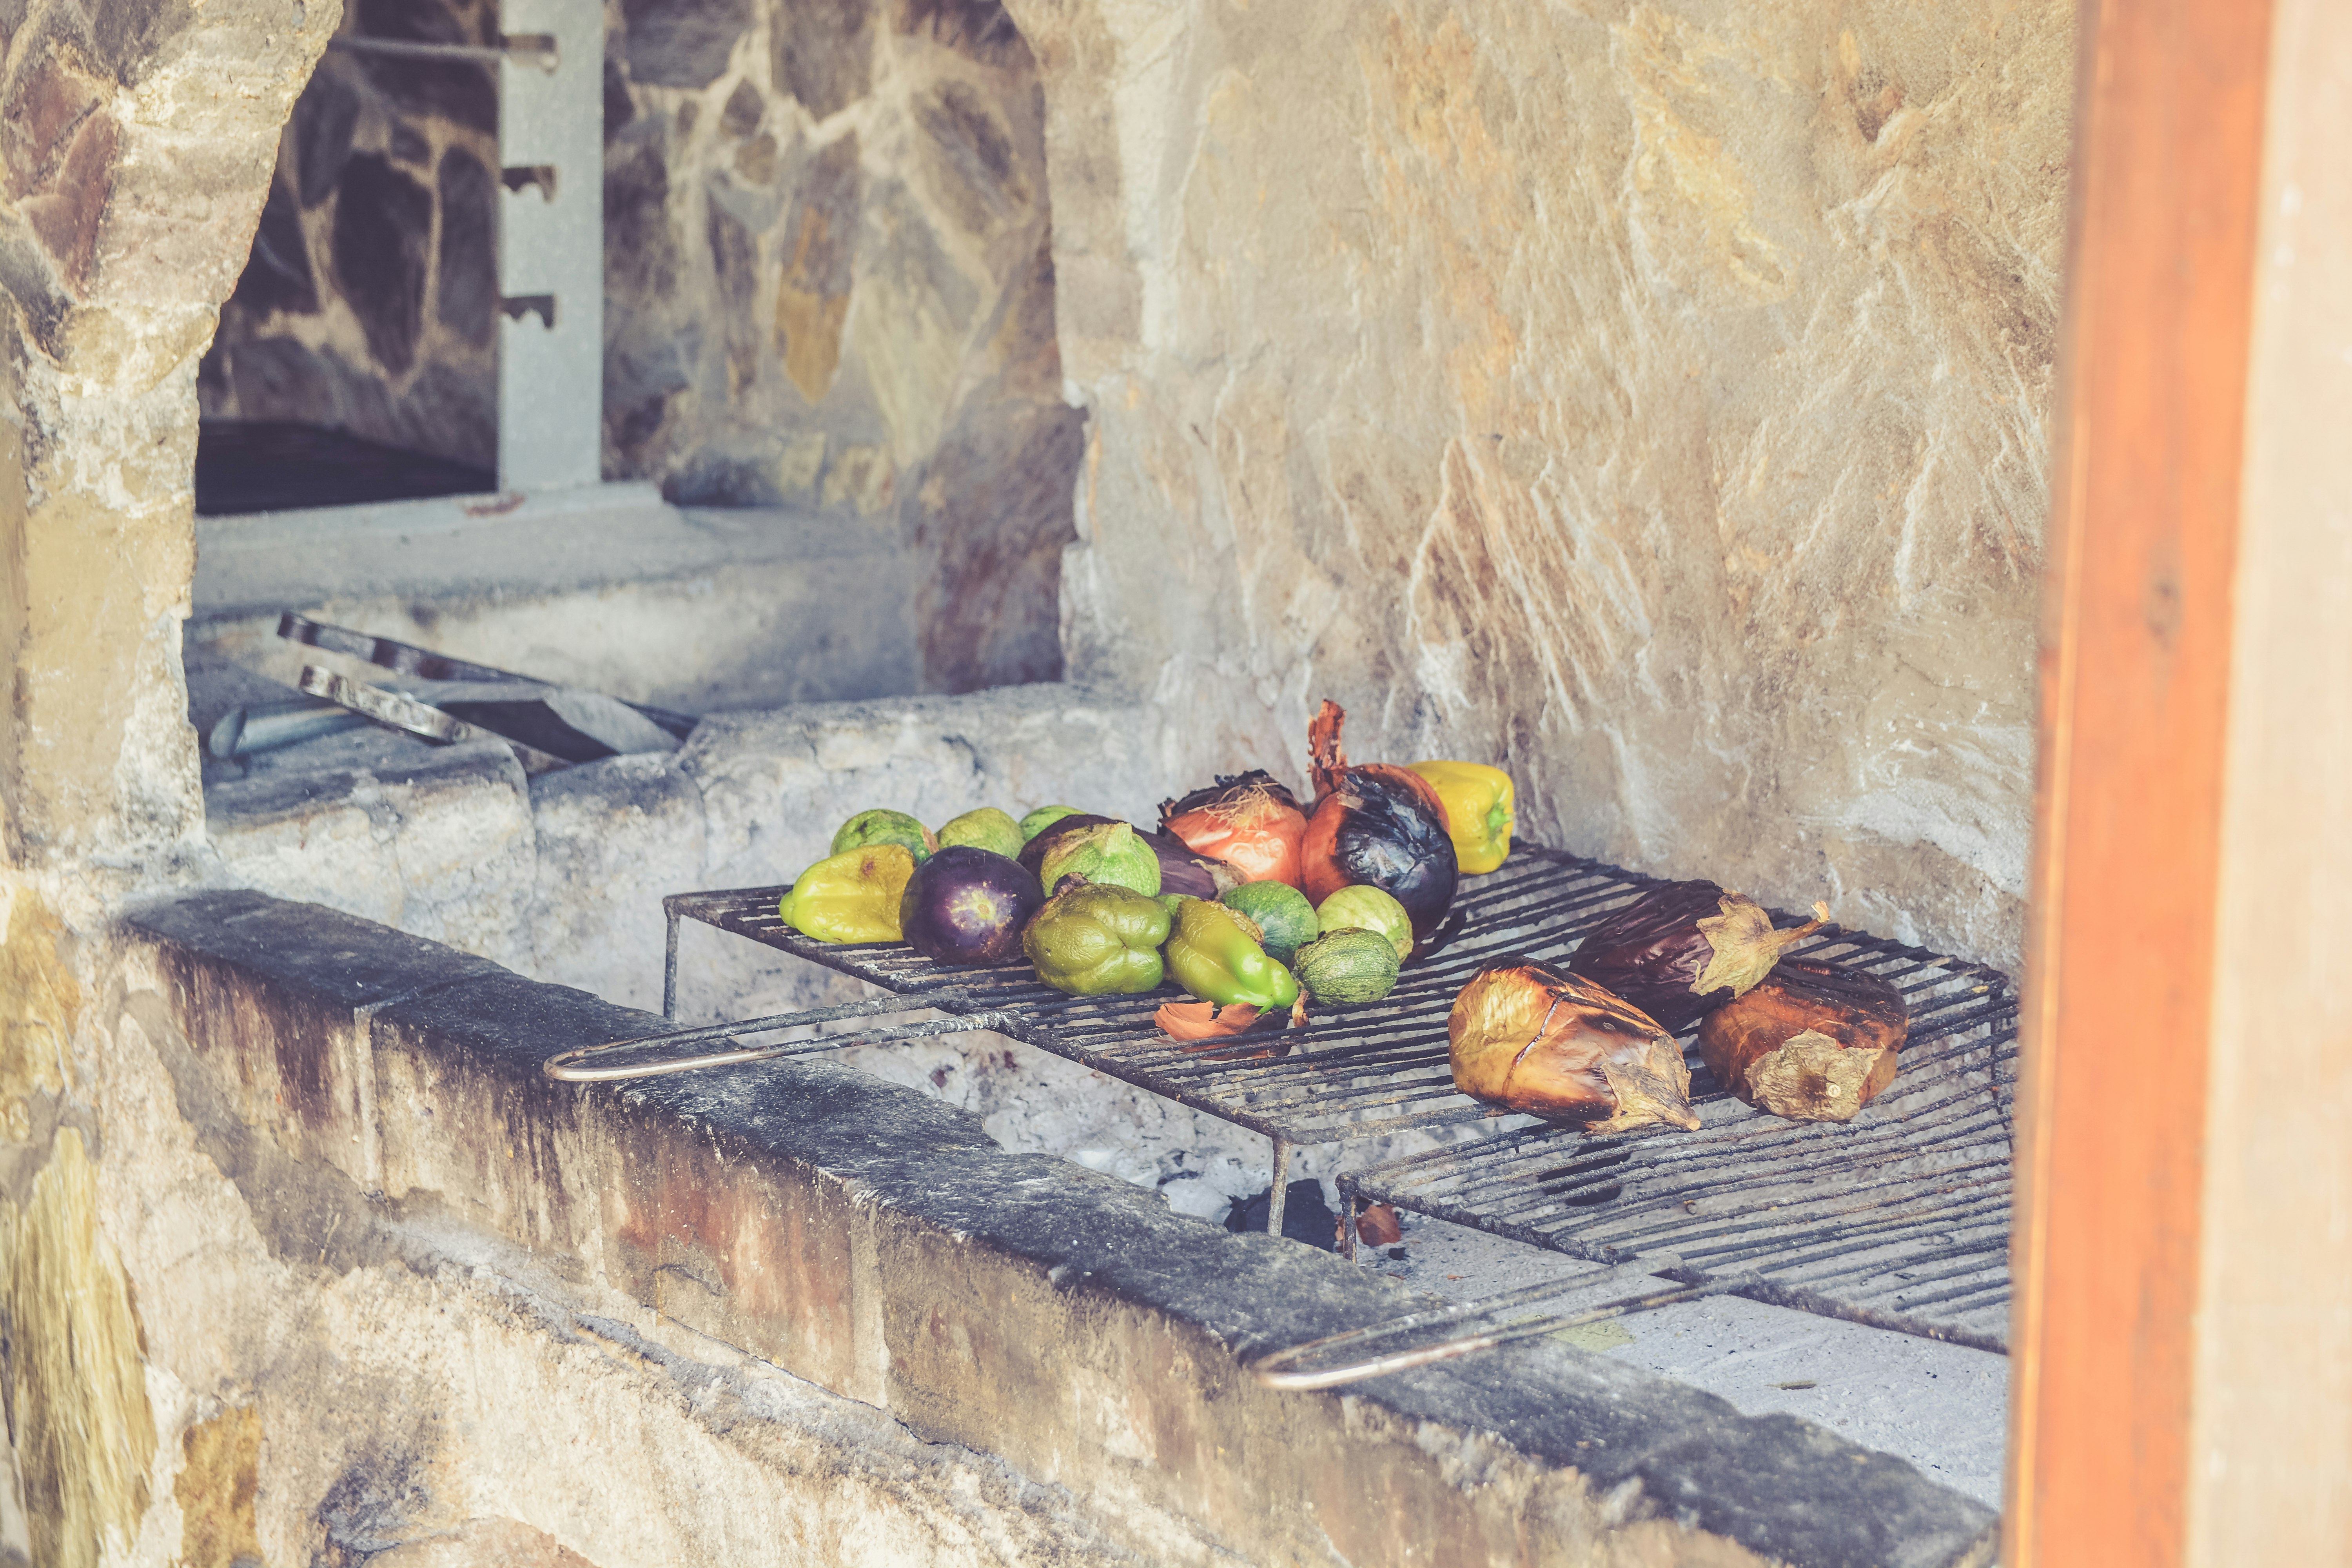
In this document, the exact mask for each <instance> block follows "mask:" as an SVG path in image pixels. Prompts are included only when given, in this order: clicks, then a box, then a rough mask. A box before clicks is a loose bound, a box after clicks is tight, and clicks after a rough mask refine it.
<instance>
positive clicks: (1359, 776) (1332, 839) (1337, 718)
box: [1298, 698, 1462, 942]
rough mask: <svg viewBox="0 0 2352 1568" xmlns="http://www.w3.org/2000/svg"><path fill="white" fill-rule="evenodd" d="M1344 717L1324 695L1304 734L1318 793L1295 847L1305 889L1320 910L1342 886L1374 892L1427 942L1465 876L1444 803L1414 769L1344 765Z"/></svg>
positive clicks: (1416, 937) (1374, 765) (1308, 896)
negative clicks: (1394, 906) (1408, 918)
mask: <svg viewBox="0 0 2352 1568" xmlns="http://www.w3.org/2000/svg"><path fill="white" fill-rule="evenodd" d="M1346 718H1347V714H1346V713H1345V712H1344V711H1343V710H1341V709H1340V707H1339V704H1338V703H1336V702H1333V701H1331V700H1329V699H1328V698H1327V699H1325V700H1324V702H1323V710H1322V711H1321V712H1320V713H1318V715H1317V716H1316V719H1315V722H1314V724H1313V725H1311V726H1310V727H1309V729H1308V731H1307V733H1308V737H1309V744H1310V745H1311V747H1312V749H1313V752H1314V757H1315V784H1316V788H1317V790H1318V796H1317V799H1316V802H1315V810H1314V813H1313V815H1311V816H1308V817H1307V837H1306V838H1305V839H1304V840H1303V841H1302V842H1301V843H1300V845H1299V847H1298V860H1299V868H1300V870H1301V871H1302V872H1303V874H1304V878H1305V880H1304V884H1303V887H1304V890H1305V892H1306V894H1307V898H1308V899H1310V900H1313V901H1314V902H1315V903H1317V904H1318V905H1319V904H1321V903H1322V902H1323V900H1326V899H1328V898H1329V897H1330V896H1331V895H1332V894H1334V893H1336V892H1338V891H1339V889H1342V888H1350V887H1359V886H1362V887H1373V888H1378V889H1381V891H1382V892H1384V893H1387V894H1388V895H1389V896H1390V897H1391V898H1393V899H1395V900H1396V901H1397V902H1399V903H1401V904H1402V905H1403V906H1404V909H1405V913H1406V914H1407V915H1409V916H1411V917H1412V934H1413V938H1414V940H1415V941H1416V942H1422V941H1426V940H1427V939H1428V937H1429V934H1430V932H1432V931H1435V930H1436V929H1437V925H1438V922H1439V921H1443V920H1444V918H1445V912H1446V910H1449V909H1451V908H1453V907H1454V890H1455V889H1456V888H1457V887H1459V886H1460V883H1461V877H1462V868H1461V862H1460V860H1459V858H1457V857H1456V856H1455V853H1454V838H1453V836H1452V834H1450V833H1449V832H1448V831H1447V830H1446V820H1445V803H1444V801H1443V800H1441V799H1439V798H1438V795H1437V791H1436V789H1435V788H1434V787H1433V785H1432V784H1430V782H1429V781H1428V780H1427V779H1425V778H1423V777H1422V776H1421V775H1420V774H1419V773H1414V772H1413V771H1412V769H1411V768H1400V767H1391V766H1389V765H1387V764H1385V763H1369V764H1367V765H1365V766H1362V767H1350V766H1349V765H1348V759H1347V754H1346V752H1343V751H1341V750H1340V746H1339V727H1340V725H1341V723H1342V722H1344V721H1345V720H1346Z"/></svg>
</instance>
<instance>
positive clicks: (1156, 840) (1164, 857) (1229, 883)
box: [1135, 828, 1241, 899]
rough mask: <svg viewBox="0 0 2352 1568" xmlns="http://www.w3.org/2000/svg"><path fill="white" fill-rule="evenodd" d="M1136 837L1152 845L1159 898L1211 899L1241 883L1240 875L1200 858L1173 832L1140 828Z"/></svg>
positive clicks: (1136, 831)
mask: <svg viewBox="0 0 2352 1568" xmlns="http://www.w3.org/2000/svg"><path fill="white" fill-rule="evenodd" d="M1135 836H1136V837H1138V838H1140V839H1141V840H1143V842H1145V843H1146V844H1149V845H1150V846H1151V853H1152V854H1154V855H1155V856H1157V857H1159V859H1160V897H1162V898H1165V897H1167V896H1168V895H1169V894H1171V893H1182V894H1184V895H1186V896H1187V897H1190V898H1195V899H1213V898H1215V897H1217V895H1218V894H1220V893H1221V892H1223V890H1224V889H1227V888H1231V887H1236V886H1239V885H1240V882H1241V879H1240V878H1238V877H1236V876H1234V874H1233V873H1232V872H1231V871H1229V870H1227V869H1226V868H1224V867H1223V866H1221V865H1219V864H1218V863H1217V862H1215V861H1213V860H1204V859H1202V858H1201V857H1200V856H1199V855H1197V854H1194V853H1193V851H1192V847H1190V846H1189V845H1187V844H1186V843H1185V842H1184V841H1183V840H1182V839H1181V838H1179V837H1176V836H1175V835H1174V834H1172V833H1146V832H1144V831H1143V830H1142V829H1141V828H1137V829H1136V830H1135Z"/></svg>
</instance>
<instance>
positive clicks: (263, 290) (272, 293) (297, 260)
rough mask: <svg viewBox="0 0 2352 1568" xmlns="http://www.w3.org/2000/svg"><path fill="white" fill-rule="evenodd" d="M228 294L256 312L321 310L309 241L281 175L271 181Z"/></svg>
mask: <svg viewBox="0 0 2352 1568" xmlns="http://www.w3.org/2000/svg"><path fill="white" fill-rule="evenodd" d="M229 298H231V299H233V300H236V302H237V303H238V304H240V305H242V306H244V307H246V308H247V310H252V311H253V312H255V313H256V314H257V315H265V316H266V315H268V314H270V313H272V312H274V311H278V310H284V311H286V312H288V313H289V314H291V315H302V316H307V315H310V314H313V313H315V312H316V311H317V310H318V309H319V289H318V282H317V279H316V278H315V277H314V275H313V274H312V273H311V270H310V241H309V239H308V238H307V237H305V236H304V234H303V232H302V211H301V208H300V206H299V205H298V204H297V201H296V198H295V195H294V193H293V191H292V190H291V189H290V188H289V187H288V185H287V184H286V182H285V181H284V180H282V179H280V180H276V181H273V182H271V184H270V186H269V199H268V201H266V202H264V203H262V205H261V222H260V223H259V225H258V226H256V227H255V229H254V231H253V254H252V256H251V258H249V259H247V262H246V264H245V270H244V271H243V272H241V273H239V274H238V275H237V279H236V292H235V293H234V294H232V295H230V296H229Z"/></svg>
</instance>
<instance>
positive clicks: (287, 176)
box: [200, 0, 499, 468]
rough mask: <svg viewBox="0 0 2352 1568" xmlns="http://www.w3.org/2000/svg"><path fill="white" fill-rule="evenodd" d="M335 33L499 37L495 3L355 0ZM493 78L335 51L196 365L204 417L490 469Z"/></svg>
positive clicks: (457, 40)
mask: <svg viewBox="0 0 2352 1568" xmlns="http://www.w3.org/2000/svg"><path fill="white" fill-rule="evenodd" d="M342 31H343V32H344V34H346V35H347V36H349V35H365V36H367V37H377V38H397V39H409V40H418V41H425V42H431V43H445V44H473V45H484V44H489V45H495V44H496V43H497V42H498V34H499V26H498V11H497V6H496V5H495V3H494V0H421V3H420V0H358V3H357V4H354V5H352V6H351V7H350V8H349V9H348V10H347V11H346V12H345V13H344V17H343V27H342ZM498 112H499V109H498V88H497V83H496V81H495V80H494V79H493V73H492V71H491V69H490V68H488V66H484V65H475V64H468V63H466V62H463V61H449V60H422V59H396V58H383V57H380V56H361V55H355V54H347V53H342V52H340V51H331V52H330V53H328V54H327V55H326V56H325V57H324V58H322V59H321V60H320V62H319V68H318V70H317V72H316V73H315V74H314V75H313V76H312V77H311V79H310V85H309V86H308V87H307V88H305V89H303V92H302V96H301V99H300V100H299V101H298V102H297V103H296V105H295V108H294V115H293V118H292V120H291V121H289V123H288V124H287V126H286V128H285V131H284V132H283V133H282V134H281V135H280V137H279V139H278V172H277V174H276V177H275V178H274V179H273V180H272V181H271V184H270V188H269V199H268V203H267V204H266V205H264V206H263V208H262V212H261V222H260V226H259V227H258V229H257V232H256V233H255V235H254V241H253V251H252V255H251V257H250V258H249V259H248V260H247V264H246V268H245V271H244V274H243V275H242V276H241V277H240V278H239V279H237V285H236V292H235V293H234V294H232V295H231V296H230V297H229V300H228V302H227V303H226V305H225V306H224V307H223V308H222V311H221V326H220V331H219V333H218V334H217V336H216V337H215V340H214V343H213V348H212V351H211V353H208V354H207V355H206V356H205V362H204V367H203V374H202V378H201V382H200V385H201V390H202V393H203V396H204V406H205V413H206V414H207V415H209V416H215V417H220V418H245V419H286V420H294V421H299V422H301V423H305V424H313V425H329V426H341V427H342V428H345V429H348V430H351V431H352V432H354V433H356V434H359V435H362V436H366V437H371V438H372V439H375V440H379V441H383V442H385V443H387V444H389V445H392V446H395V447H406V448H409V449H411V450H415V451H422V452H432V453H436V454H437V455H439V456H442V457H447V458H458V459H461V460H463V461H465V462H468V463H473V464H475V465H477V466H478V467H481V468H495V467H496V466H497V462H498V362H497V357H496V355H497V347H498V313H499V279H498V258H497V254H496V234H497V225H498V207H497V201H498V186H499V146H498V130H499V121H498Z"/></svg>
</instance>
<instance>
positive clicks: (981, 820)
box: [940, 805, 1027, 860]
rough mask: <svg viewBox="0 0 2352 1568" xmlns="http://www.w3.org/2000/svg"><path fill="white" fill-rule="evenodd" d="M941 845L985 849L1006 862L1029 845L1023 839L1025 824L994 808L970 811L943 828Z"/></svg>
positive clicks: (985, 807)
mask: <svg viewBox="0 0 2352 1568" xmlns="http://www.w3.org/2000/svg"><path fill="white" fill-rule="evenodd" d="M1025 842H1027V841H1026V840H1025V839H1024V838H1023V837H1021V825H1020V824H1019V823H1017V822H1015V821H1013V818H1012V817H1011V816H1009V815H1008V814H1006V813H1004V812H1002V811H999V810H997V809H996V807H994V806H992V805H983V806H982V807H981V808H980V809H979V810H977V811H967V812H965V813H964V814H963V815H962V816H959V817H956V818H954V819H952V820H950V821H949V822H947V823H945V824H943V825H942V826H940V843H941V844H969V845H971V847H973V848H975V849H985V850H987V851H988V852H989V853H990V854H992V855H1002V856H1003V857H1004V858H1006V859H1008V860H1011V859H1015V858H1019V856H1020V854H1021V846H1022V845H1023V844H1024V843H1025Z"/></svg>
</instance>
